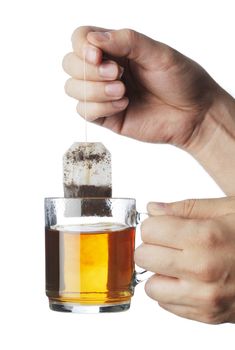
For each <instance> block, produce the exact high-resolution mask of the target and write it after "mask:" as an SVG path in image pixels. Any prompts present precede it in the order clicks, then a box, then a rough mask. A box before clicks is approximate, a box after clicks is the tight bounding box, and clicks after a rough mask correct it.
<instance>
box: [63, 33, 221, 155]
mask: <svg viewBox="0 0 235 350" xmlns="http://www.w3.org/2000/svg"><path fill="white" fill-rule="evenodd" d="M72 44H73V50H74V52H73V53H69V54H68V55H66V56H65V58H64V60H63V67H64V70H65V71H66V72H67V73H68V74H69V75H70V76H71V77H72V78H71V79H69V80H68V81H67V82H66V85H65V90H66V92H67V94H68V95H70V96H72V97H74V98H75V99H78V100H79V101H80V103H79V104H78V107H77V109H78V112H79V113H80V114H81V115H82V116H83V117H84V111H85V108H84V85H83V84H84V83H83V59H84V55H85V57H86V72H87V80H88V81H87V83H86V91H87V101H88V103H87V108H86V110H87V120H89V121H93V122H96V123H98V124H100V125H102V126H105V127H107V128H109V129H111V130H113V131H115V132H117V133H120V134H121V135H125V136H129V137H132V138H135V139H138V140H141V141H147V142H164V143H172V144H175V145H177V146H179V147H182V148H185V149H187V148H190V145H191V144H193V145H194V144H195V143H196V144H197V135H198V134H199V130H200V128H201V126H202V124H203V123H204V120H205V119H206V115H207V112H208V110H209V109H210V107H211V105H212V104H213V101H214V99H215V97H216V96H217V90H218V85H217V84H216V83H215V82H214V81H213V79H212V78H211V77H210V76H209V75H208V74H207V72H206V71H205V70H204V69H203V68H202V67H201V66H199V65H198V64H197V63H196V62H194V61H192V60H191V59H189V58H187V57H186V56H184V55H182V54H181V53H179V52H177V51H176V50H174V49H172V48H171V47H169V46H167V45H165V44H163V43H160V42H158V41H154V40H152V39H150V38H148V37H146V36H144V35H143V34H140V33H137V32H135V31H132V30H129V29H123V30H114V31H109V30H106V29H103V28H96V27H80V28H78V29H76V30H75V32H74V33H73V36H72ZM103 55H105V58H106V59H107V58H108V59H109V60H108V61H107V60H104V59H103V58H104V57H103ZM123 69H124V71H123ZM122 73H123V74H122ZM121 74H122V78H121V80H120V75H121Z"/></svg>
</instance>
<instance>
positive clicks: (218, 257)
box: [135, 197, 235, 324]
mask: <svg viewBox="0 0 235 350" xmlns="http://www.w3.org/2000/svg"><path fill="white" fill-rule="evenodd" d="M148 212H149V215H150V217H149V218H148V219H146V220H145V221H144V222H143V224H142V240H143V244H142V245H141V246H139V247H138V248H137V249H136V251H135V261H136V263H137V265H139V266H141V267H142V268H144V269H146V270H149V271H152V272H154V273H155V275H153V276H152V277H151V278H150V279H149V280H148V281H147V282H146V285H145V290H146V293H147V295H148V296H150V297H151V298H153V299H154V300H156V301H158V303H159V305H160V306H161V307H162V308H164V309H166V310H168V311H170V312H172V313H174V314H176V315H179V316H181V317H185V318H189V319H192V320H196V321H201V322H206V323H212V324H217V323H223V322H232V323H234V322H235V197H230V198H229V197H227V198H220V199H205V200H186V201H182V202H175V203H170V204H160V203H159V204H157V203H149V205H148Z"/></svg>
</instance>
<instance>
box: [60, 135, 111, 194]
mask: <svg viewBox="0 0 235 350" xmlns="http://www.w3.org/2000/svg"><path fill="white" fill-rule="evenodd" d="M63 168H64V180H63V184H64V197H66V198H71V197H74V198H76V197H111V196H112V168H111V154H110V152H109V151H108V150H107V148H105V147H104V145H103V144H102V143H100V142H76V143H74V144H72V146H71V147H70V148H69V149H68V151H67V152H66V153H65V155H64V157H63Z"/></svg>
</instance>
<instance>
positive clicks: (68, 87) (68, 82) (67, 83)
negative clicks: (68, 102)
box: [64, 78, 72, 95]
mask: <svg viewBox="0 0 235 350" xmlns="http://www.w3.org/2000/svg"><path fill="white" fill-rule="evenodd" d="M71 81H72V78H69V79H67V80H66V82H65V84H64V91H65V92H66V94H68V95H69V94H70V88H71Z"/></svg>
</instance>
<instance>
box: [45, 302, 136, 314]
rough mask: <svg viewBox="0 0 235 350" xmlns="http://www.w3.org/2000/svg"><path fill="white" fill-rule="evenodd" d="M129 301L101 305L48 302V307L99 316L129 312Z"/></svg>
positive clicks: (54, 309)
mask: <svg viewBox="0 0 235 350" xmlns="http://www.w3.org/2000/svg"><path fill="white" fill-rule="evenodd" d="M130 305H131V302H130V301H126V302H124V303H118V304H103V305H81V304H73V303H65V302H58V301H54V300H49V307H50V309H51V310H53V311H60V312H73V313H77V314H99V313H104V312H106V313H108V312H122V311H127V310H129V308H130Z"/></svg>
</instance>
